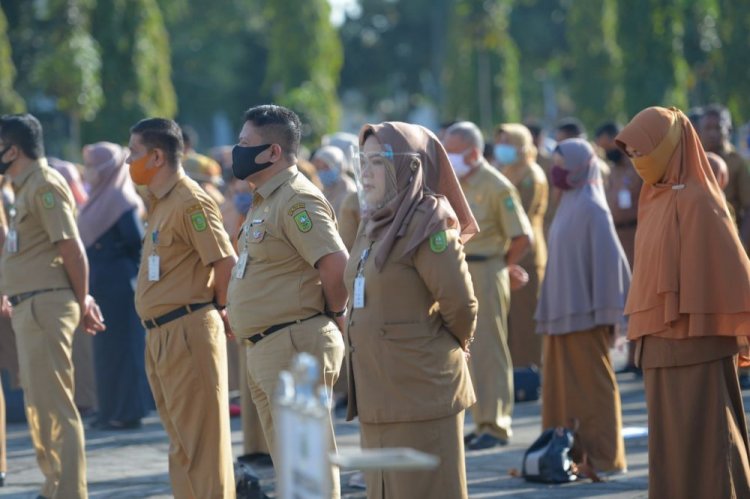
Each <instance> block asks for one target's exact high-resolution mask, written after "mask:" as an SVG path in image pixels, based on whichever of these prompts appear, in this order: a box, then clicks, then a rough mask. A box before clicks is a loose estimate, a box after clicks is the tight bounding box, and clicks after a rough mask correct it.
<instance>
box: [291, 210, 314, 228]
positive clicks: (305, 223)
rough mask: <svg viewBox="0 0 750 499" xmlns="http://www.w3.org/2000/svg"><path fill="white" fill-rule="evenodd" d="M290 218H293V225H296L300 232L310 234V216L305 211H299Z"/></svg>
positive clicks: (311, 224) (311, 225)
mask: <svg viewBox="0 0 750 499" xmlns="http://www.w3.org/2000/svg"><path fill="white" fill-rule="evenodd" d="M292 218H294V223H296V224H297V228H298V229H299V231H300V232H310V230H312V227H313V223H312V220H310V215H308V214H307V210H302V211H300V212H299V213H297V214H296V215H294V217H292Z"/></svg>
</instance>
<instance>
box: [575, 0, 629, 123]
mask: <svg viewBox="0 0 750 499" xmlns="http://www.w3.org/2000/svg"><path fill="white" fill-rule="evenodd" d="M565 33H566V37H567V40H568V47H569V50H568V57H567V61H566V64H565V66H566V71H565V72H566V76H567V78H566V79H567V81H568V82H569V87H570V96H571V98H572V101H573V102H574V103H575V105H576V110H575V114H576V115H577V116H578V117H579V118H580V119H581V120H583V122H584V123H585V124H586V125H587V126H588V127H595V126H597V125H598V124H600V123H601V122H602V121H605V120H612V119H620V118H623V116H622V114H623V113H622V105H623V94H624V91H623V85H622V53H621V51H620V47H619V45H618V44H617V1H616V0H576V1H575V2H571V3H570V7H569V8H568V11H567V14H566V32H565Z"/></svg>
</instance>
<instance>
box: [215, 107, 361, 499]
mask: <svg viewBox="0 0 750 499" xmlns="http://www.w3.org/2000/svg"><path fill="white" fill-rule="evenodd" d="M239 138H240V142H239V145H237V146H235V148H234V150H233V152H232V157H233V163H232V170H233V172H234V175H235V176H236V177H237V178H239V179H242V180H245V179H246V180H247V181H248V182H249V183H250V186H251V188H252V189H253V191H254V201H253V206H252V208H251V209H250V211H249V212H248V214H247V219H246V220H245V224H244V226H243V229H242V232H241V234H240V239H239V252H240V253H239V260H238V263H237V265H236V267H235V269H234V272H233V274H232V281H231V283H230V285H229V317H230V320H231V323H232V329H233V330H234V332H235V333H236V334H237V335H238V336H240V337H241V338H245V339H246V341H245V344H246V349H247V367H248V382H249V384H250V393H251V394H252V397H253V400H254V401H255V405H256V406H257V408H258V413H259V414H260V419H261V423H262V425H263V432H264V433H265V435H266V441H267V442H268V445H269V447H270V451H271V456H272V457H273V459H274V462H275V463H278V460H277V454H276V453H277V451H278V449H276V433H275V429H274V420H273V407H272V405H273V396H274V391H275V389H276V384H277V382H278V379H279V373H280V372H281V371H282V370H284V369H287V368H288V367H289V366H290V364H291V362H292V359H293V357H294V355H295V354H297V353H298V352H308V353H311V354H312V355H314V356H315V357H316V358H317V359H318V362H319V363H320V366H321V368H322V376H321V378H322V380H323V382H324V383H325V387H326V390H327V393H328V395H329V397H330V396H331V394H332V388H333V384H334V383H335V381H336V379H337V377H338V375H339V371H340V368H341V362H342V361H343V357H344V342H343V339H342V336H341V331H343V321H344V315H345V310H346V301H347V293H346V288H345V287H344V279H343V274H344V267H346V262H347V258H348V254H347V252H346V249H345V248H344V244H343V243H342V241H341V238H340V237H339V234H338V232H337V230H336V219H335V216H334V213H333V209H332V208H331V205H330V204H329V203H328V201H326V200H325V198H324V197H323V195H322V193H321V192H320V191H319V190H318V189H317V188H316V187H315V186H314V185H313V184H312V183H311V182H310V181H309V180H307V179H306V178H305V177H304V175H302V174H301V173H300V172H299V171H298V170H297V167H296V166H295V163H296V159H297V150H298V148H299V140H300V122H299V118H298V117H297V115H296V114H294V113H293V112H292V111H290V110H288V109H285V108H283V107H280V106H275V105H266V106H258V107H254V108H251V109H249V110H248V111H247V112H246V113H245V124H244V126H243V127H242V131H241V132H240V137H239ZM332 317H333V318H332ZM334 319H335V320H334ZM329 418H330V416H329ZM331 435H333V424H332V422H331ZM331 445H332V447H333V448H334V449H335V442H331ZM332 475H333V489H334V492H333V496H334V497H338V496H339V480H338V472H337V471H336V470H332Z"/></svg>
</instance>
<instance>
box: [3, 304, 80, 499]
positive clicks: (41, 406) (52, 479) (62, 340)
mask: <svg viewBox="0 0 750 499" xmlns="http://www.w3.org/2000/svg"><path fill="white" fill-rule="evenodd" d="M79 318H80V308H79V307H78V304H77V303H76V300H75V297H74V296H73V292H72V291H70V290H64V291H54V292H49V293H43V294H39V295H36V296H34V297H32V298H29V299H27V300H25V301H23V302H21V303H20V304H19V305H18V306H16V307H15V308H14V310H13V319H12V323H13V330H14V331H15V332H16V345H17V346H18V366H19V370H20V377H21V387H22V388H23V392H24V400H25V403H26V417H27V419H28V422H29V431H30V433H31V440H32V442H33V444H34V449H35V451H36V458H37V462H38V463H39V468H40V469H41V471H42V473H43V474H44V477H45V479H46V480H45V483H44V486H43V487H42V490H41V492H40V494H41V495H42V496H44V497H47V498H50V499H57V498H59V499H76V498H85V497H88V493H87V491H86V456H85V454H84V442H83V425H82V424H81V418H80V416H79V415H78V410H77V409H76V406H75V403H74V402H73V393H74V387H73V379H74V375H73V362H72V355H73V332H74V331H75V329H76V326H77V325H78V322H79Z"/></svg>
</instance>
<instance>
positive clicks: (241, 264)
mask: <svg viewBox="0 0 750 499" xmlns="http://www.w3.org/2000/svg"><path fill="white" fill-rule="evenodd" d="M246 268H247V251H243V252H242V253H240V256H239V258H238V259H237V265H235V266H234V278H235V279H242V278H244V277H245V269H246Z"/></svg>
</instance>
